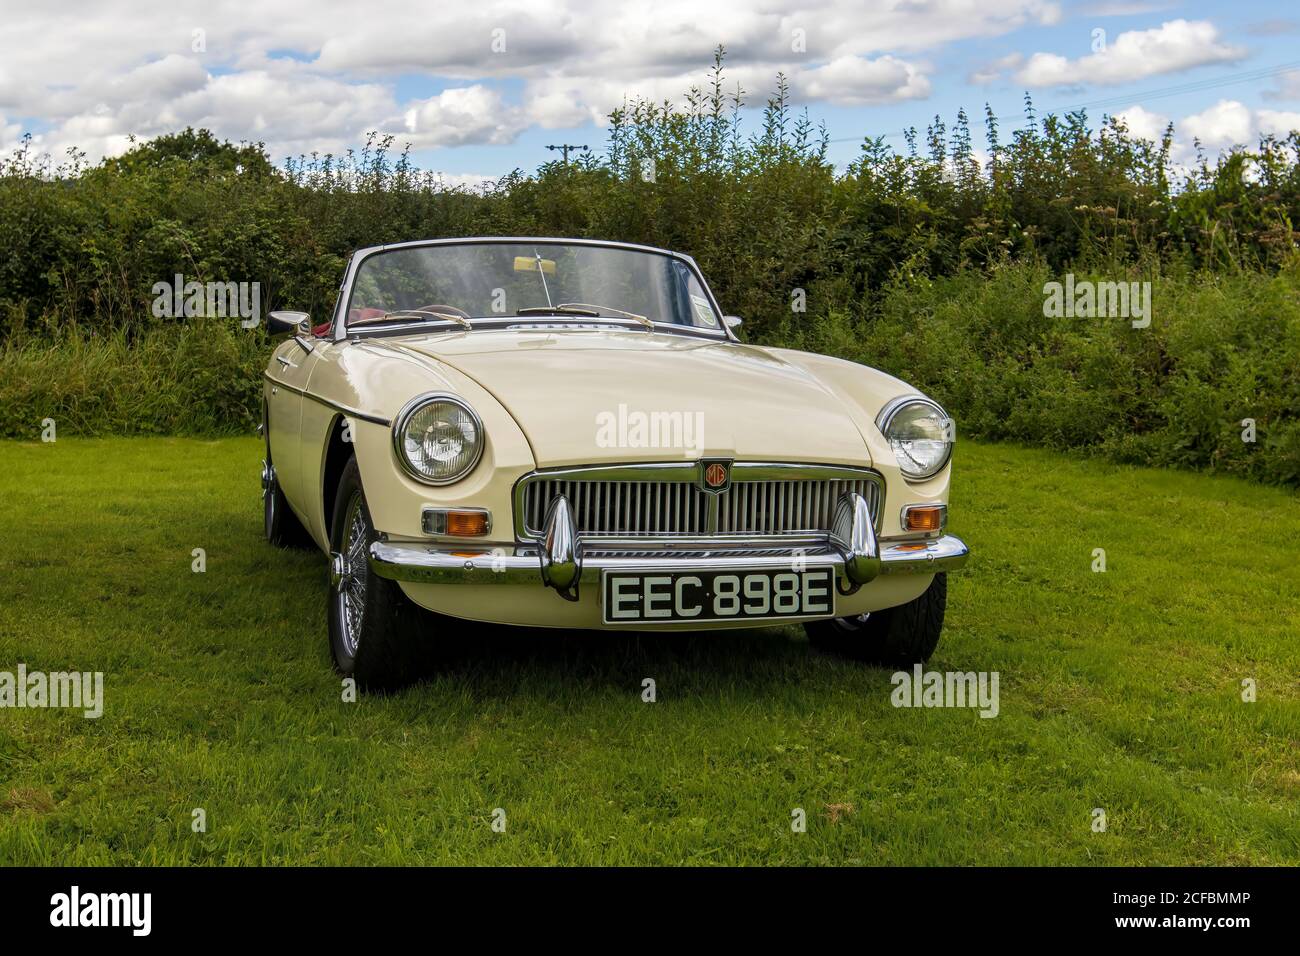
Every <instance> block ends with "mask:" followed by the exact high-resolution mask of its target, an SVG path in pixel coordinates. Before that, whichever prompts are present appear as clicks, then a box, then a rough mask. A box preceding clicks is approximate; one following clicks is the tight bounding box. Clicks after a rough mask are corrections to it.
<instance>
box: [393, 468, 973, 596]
mask: <svg viewBox="0 0 1300 956" xmlns="http://www.w3.org/2000/svg"><path fill="white" fill-rule="evenodd" d="M968 556H969V549H968V548H967V547H966V545H965V543H963V542H962V540H961V539H960V538H957V537H955V536H953V535H949V534H945V535H942V536H939V537H929V538H908V539H905V540H897V541H887V542H885V543H884V544H883V545H882V544H881V543H880V542H879V540H878V539H877V537H876V529H875V526H874V523H873V518H872V514H871V509H870V508H869V507H868V505H867V502H866V501H865V500H864V499H863V497H862V496H861V495H859V494H857V493H853V492H849V493H845V494H844V495H842V496H841V497H840V499H839V500H838V502H837V504H836V511H835V522H834V527H833V529H832V531H831V533H830V535H828V536H825V537H824V538H823V539H822V540H821V541H820V542H806V543H805V542H802V541H801V542H799V545H798V546H797V547H796V546H792V545H791V544H782V543H781V542H779V541H776V542H774V541H773V540H772V539H770V538H767V539H762V540H759V539H755V540H754V541H753V542H750V543H749V544H748V546H746V544H745V543H743V542H737V541H736V540H735V539H730V538H729V539H727V540H726V542H725V543H718V544H715V545H714V546H709V543H708V542H707V541H699V540H693V541H690V542H687V543H683V544H682V545H680V546H679V545H675V544H673V543H671V542H666V541H665V540H664V539H662V538H660V539H657V540H656V539H653V538H647V539H646V541H645V542H644V545H643V546H642V547H640V548H637V549H636V550H632V549H630V548H629V547H627V546H626V544H623V543H620V545H619V546H618V547H617V548H612V547H610V546H609V544H608V543H605V542H601V541H593V542H587V543H584V541H583V540H582V538H581V536H580V535H579V534H578V532H577V529H576V527H575V525H574V521H573V515H572V511H571V509H570V506H569V502H568V501H567V499H566V498H565V497H564V496H563V495H559V496H556V498H555V499H554V500H552V501H551V503H550V506H549V508H548V510H547V514H546V522H545V528H544V529H543V531H542V534H541V535H540V537H538V538H536V539H534V540H531V541H522V542H520V543H518V544H516V545H515V546H514V548H513V549H507V548H501V547H498V548H495V549H490V550H489V549H486V548H482V547H480V548H479V549H475V548H474V547H473V546H472V545H470V544H468V543H466V544H455V543H438V544H436V545H435V544H430V543H428V542H410V541H407V542H393V541H388V540H385V539H383V538H382V537H381V539H380V540H378V541H376V542H374V543H373V544H371V546H370V568H371V570H372V571H373V572H374V573H375V574H377V575H379V576H380V577H383V578H389V579H391V580H397V581H408V582H412V583H420V584H521V583H532V584H544V585H546V586H548V587H550V588H552V589H554V590H555V591H556V592H557V593H558V594H559V595H561V596H562V597H563V598H564V599H566V600H569V601H576V600H578V594H579V588H580V586H581V585H583V584H593V585H594V584H597V583H598V582H599V581H600V577H601V574H602V573H603V572H604V571H607V570H625V571H626V570H637V571H649V572H655V571H690V570H697V569H715V570H716V569H727V568H735V569H738V570H740V569H754V570H758V569H763V568H771V569H785V568H789V567H790V565H791V563H792V562H796V561H798V562H801V564H802V566H803V567H805V568H822V567H830V568H832V569H834V571H835V575H836V581H837V587H838V588H839V591H840V593H841V594H846V595H847V594H852V593H854V592H855V591H857V590H858V589H859V588H860V587H862V586H863V585H865V584H868V583H870V582H871V581H872V580H874V579H875V578H876V577H877V576H879V575H882V574H934V573H937V572H940V571H950V570H954V569H956V568H960V567H961V566H962V565H964V564H965V563H966V559H967V557H968Z"/></svg>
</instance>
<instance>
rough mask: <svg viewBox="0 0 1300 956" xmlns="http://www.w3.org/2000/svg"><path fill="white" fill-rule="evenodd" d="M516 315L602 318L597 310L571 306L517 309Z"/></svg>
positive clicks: (541, 306) (539, 306)
mask: <svg viewBox="0 0 1300 956" xmlns="http://www.w3.org/2000/svg"><path fill="white" fill-rule="evenodd" d="M515 315H585V316H590V317H591V318H593V319H598V318H600V313H599V312H597V311H596V310H595V309H586V308H578V307H574V306H571V305H530V306H529V307H528V308H526V309H516V310H515Z"/></svg>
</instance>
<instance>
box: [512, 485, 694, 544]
mask: <svg viewBox="0 0 1300 956" xmlns="http://www.w3.org/2000/svg"><path fill="white" fill-rule="evenodd" d="M557 495H564V496H565V497H566V498H568V499H569V509H570V511H571V512H572V514H573V521H574V523H575V524H576V525H577V526H578V534H585V535H630V534H652V535H655V534H694V535H701V534H705V533H706V532H707V528H706V525H705V520H706V517H707V513H708V502H707V501H706V500H705V499H706V498H707V497H708V496H707V495H705V493H704V492H703V491H701V490H700V489H699V488H698V487H696V486H695V485H694V484H691V483H689V482H684V481H582V480H579V481H548V480H543V481H534V482H532V483H530V484H529V485H528V488H527V490H526V491H525V492H524V514H525V516H526V518H525V522H524V526H525V528H526V529H527V530H528V532H529V533H538V534H540V533H541V529H542V525H543V524H544V523H545V521H546V509H547V508H548V507H550V504H551V501H552V499H554V498H555V497H556V496H557Z"/></svg>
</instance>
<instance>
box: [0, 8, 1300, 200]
mask: <svg viewBox="0 0 1300 956" xmlns="http://www.w3.org/2000/svg"><path fill="white" fill-rule="evenodd" d="M6 8H7V9H6ZM0 16H3V17H4V20H5V22H6V31H5V32H4V34H3V36H0V149H5V150H8V149H12V148H13V147H14V146H15V145H16V144H17V143H18V141H19V139H20V137H21V136H22V135H23V134H24V133H31V134H33V135H34V136H35V139H36V146H37V148H38V149H40V150H44V151H48V152H49V153H51V154H52V155H55V156H58V155H60V154H61V153H62V152H63V151H64V150H66V149H67V148H68V147H69V146H76V147H77V148H79V149H81V150H84V151H85V152H86V153H87V155H88V157H89V158H90V159H91V160H95V159H98V158H99V157H101V156H103V155H111V154H114V153H119V152H121V151H122V150H124V149H126V148H128V146H129V143H130V137H135V138H137V139H139V138H147V137H150V136H154V135H158V134H160V133H163V132H167V131H170V130H174V129H178V128H183V127H184V126H186V125H194V126H206V127H208V128H210V129H213V130H214V131H215V132H217V133H218V134H219V135H221V136H224V137H227V138H230V139H234V140H260V141H264V142H265V143H266V144H267V147H268V149H269V151H270V152H271V153H272V155H273V156H274V157H275V158H276V159H277V160H281V159H283V158H284V157H285V156H286V155H293V154H297V153H302V152H310V151H313V150H315V151H318V152H339V151H341V150H343V149H346V148H347V147H348V146H350V145H351V146H356V145H359V144H360V143H361V142H362V140H363V138H364V135H365V132H366V131H367V130H372V129H378V130H381V131H384V132H388V133H392V134H393V135H394V136H395V137H396V138H397V140H398V141H399V142H408V141H409V142H411V143H412V145H413V151H414V155H415V157H416V159H417V161H418V162H419V163H420V165H422V166H424V167H426V168H430V169H435V170H438V171H441V172H444V173H446V174H447V175H448V176H449V178H451V179H453V180H456V181H464V182H471V183H472V182H476V181H478V180H480V179H483V178H492V177H496V176H499V175H502V174H504V173H506V172H508V171H510V170H511V169H514V168H516V167H518V168H523V169H525V170H530V169H532V168H534V167H536V166H537V165H539V164H540V163H542V162H545V161H547V160H549V159H552V158H554V155H555V154H553V153H550V152H548V151H547V150H546V146H547V145H548V144H554V143H582V144H587V145H590V146H591V147H592V148H593V149H597V150H601V149H603V148H604V145H605V142H606V130H605V129H604V127H603V122H602V117H603V116H605V115H606V114H607V113H608V110H609V109H610V108H611V107H612V106H614V105H617V104H618V102H620V101H621V99H622V98H623V96H624V95H638V94H640V95H649V96H652V97H655V98H663V97H668V98H670V99H674V100H680V98H681V94H682V93H683V91H684V89H685V87H686V86H687V85H688V84H689V83H690V82H692V81H695V82H703V80H704V78H705V76H706V74H707V71H708V68H709V66H710V65H711V57H710V50H711V49H712V48H713V46H715V45H716V44H718V43H722V44H724V45H725V46H726V47H727V49H728V72H729V74H730V75H731V76H732V77H733V79H736V80H739V81H740V82H742V83H743V85H744V86H745V88H746V89H747V91H748V101H749V102H750V103H751V104H754V108H753V109H750V110H747V111H746V114H745V118H744V123H745V127H746V128H747V129H749V130H753V129H755V128H756V127H757V123H758V115H757V114H758V109H757V108H758V107H761V104H762V102H763V100H764V99H765V98H766V95H767V94H768V92H769V91H770V90H771V87H772V85H773V83H774V80H775V74H776V72H777V70H783V71H785V72H786V73H787V74H788V75H789V76H790V82H791V89H792V93H793V96H792V99H793V102H794V104H795V105H796V107H799V108H804V107H806V108H807V110H808V112H809V115H810V116H811V118H812V119H813V120H814V122H824V123H825V124H826V127H827V129H828V132H829V135H830V136H831V138H832V140H834V142H833V143H832V146H831V158H832V160H833V161H834V162H835V163H836V164H837V165H841V166H842V165H844V164H847V163H848V162H850V161H852V160H853V159H854V158H855V157H856V156H857V154H858V151H859V148H860V144H861V142H862V138H863V137H864V136H868V135H870V136H877V135H882V134H883V135H886V136H888V137H889V141H890V142H891V143H892V144H894V145H896V146H898V147H899V148H901V147H902V146H903V140H902V137H901V136H900V135H899V132H900V131H901V130H902V129H903V128H905V127H907V126H916V127H918V128H919V129H922V130H923V129H924V127H925V125H926V124H927V123H929V122H930V121H931V119H932V118H933V117H934V116H935V115H936V114H938V115H939V116H941V117H942V118H943V120H944V121H945V122H947V123H949V124H951V122H952V120H953V118H954V116H955V115H956V112H957V110H958V109H959V108H960V107H965V108H966V110H967V111H968V113H969V114H970V115H971V119H972V122H973V124H974V125H975V126H976V129H977V133H978V134H979V135H977V138H976V144H977V146H982V145H983V138H982V118H983V110H984V104H985V103H986V102H987V103H988V104H990V105H991V106H992V108H993V110H994V111H995V112H996V113H997V114H998V115H999V116H1001V117H1006V118H1007V121H1005V122H1003V124H1002V128H1003V130H1004V133H1005V132H1009V131H1010V130H1011V129H1013V128H1014V127H1015V126H1016V125H1017V124H1018V123H1019V117H1020V116H1021V114H1022V100H1023V96H1024V94H1025V92H1026V91H1028V92H1029V93H1030V94H1031V95H1032V96H1033V98H1034V101H1035V104H1036V107H1037V109H1038V110H1039V112H1040V113H1043V112H1048V111H1061V110H1064V109H1068V108H1071V107H1074V106H1077V105H1080V104H1097V105H1095V106H1092V107H1090V109H1089V112H1090V114H1091V115H1093V116H1094V117H1098V118H1099V117H1100V116H1101V114H1102V113H1106V112H1109V113H1114V114H1118V115H1121V116H1124V117H1125V118H1126V119H1127V120H1128V121H1129V123H1130V127H1131V128H1132V129H1133V130H1134V131H1135V132H1137V133H1140V134H1142V135H1151V136H1156V135H1158V132H1159V130H1160V129H1161V128H1162V127H1163V125H1164V123H1166V122H1168V121H1170V120H1172V121H1173V122H1174V123H1175V125H1176V128H1177V130H1178V143H1177V147H1176V155H1177V156H1178V157H1179V158H1180V159H1184V160H1185V159H1187V158H1190V156H1191V149H1192V147H1191V142H1192V138H1193V137H1194V136H1195V137H1197V138H1199V139H1200V140H1201V141H1202V143H1203V144H1205V146H1206V147H1208V148H1209V149H1211V150H1215V149H1218V148H1222V147H1225V146H1230V145H1233V144H1235V143H1249V142H1251V141H1253V140H1254V139H1255V138H1256V137H1258V135H1259V134H1260V133H1262V132H1263V133H1274V134H1284V133H1285V132H1286V131H1288V130H1290V129H1293V128H1296V127H1297V126H1300V7H1295V8H1293V7H1291V6H1288V5H1284V4H1280V3H1276V2H1274V3H1266V2H1262V0H1241V2H1233V3H1228V2H1225V0H1169V2H1162V0H856V2H852V3H846V2H841V0H787V2H768V0H754V2H748V3H733V2H730V0H695V2H687V0H664V2H660V3H657V4H655V5H653V6H652V5H646V4H636V5H632V4H617V3H613V4H611V3H597V2H594V0H529V2H522V0H484V2H482V3H479V4H475V5H473V6H465V7H448V6H446V5H439V6H423V7H420V6H413V5H411V4H409V3H399V2H390V0H376V2H373V3H370V4H366V5H358V4H356V3H353V2H343V0H314V2H310V3H309V2H307V0H269V2H262V3H255V2H253V0H205V2H202V3H199V2H191V0H180V2H178V3H169V4H165V5H163V4H159V5H157V6H155V7H153V8H152V9H151V8H150V6H149V5H148V4H146V5H144V6H142V5H141V4H139V3H138V2H130V0H102V2H101V3H98V4H96V5H95V6H94V7H85V8H83V5H79V4H78V5H70V4H63V5H61V4H59V3H54V4H52V5H46V6H42V7H35V8H34V7H32V6H30V5H23V4H19V3H16V2H14V0H0ZM1286 67H1295V68H1296V69H1294V70H1291V71H1289V72H1275V73H1273V74H1272V75H1265V74H1266V73H1267V71H1270V70H1278V69H1283V68H1286Z"/></svg>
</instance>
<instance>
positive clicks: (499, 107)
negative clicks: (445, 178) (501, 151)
mask: <svg viewBox="0 0 1300 956" xmlns="http://www.w3.org/2000/svg"><path fill="white" fill-rule="evenodd" d="M525 125H526V122H525V121H524V120H523V118H522V116H521V114H520V111H519V110H518V109H516V108H512V107H508V106H506V104H505V103H504V102H503V101H502V99H501V95H500V94H499V93H497V92H496V91H495V90H490V89H488V88H487V87H485V86H481V85H478V84H475V85H474V86H467V87H462V88H456V89H450V90H443V91H442V92H441V93H439V94H438V95H437V96H434V97H431V98H430V99H427V100H422V101H420V102H418V103H414V104H412V105H411V106H410V107H409V108H408V109H407V110H406V114H405V117H404V126H405V133H406V136H405V139H406V140H408V141H409V142H410V143H411V144H412V145H414V146H417V147H429V146H463V145H465V144H466V143H491V144H493V145H500V144H502V143H509V142H512V141H513V140H514V138H515V137H516V136H517V135H518V134H519V131H520V130H521V129H523V127H524V126H525Z"/></svg>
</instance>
